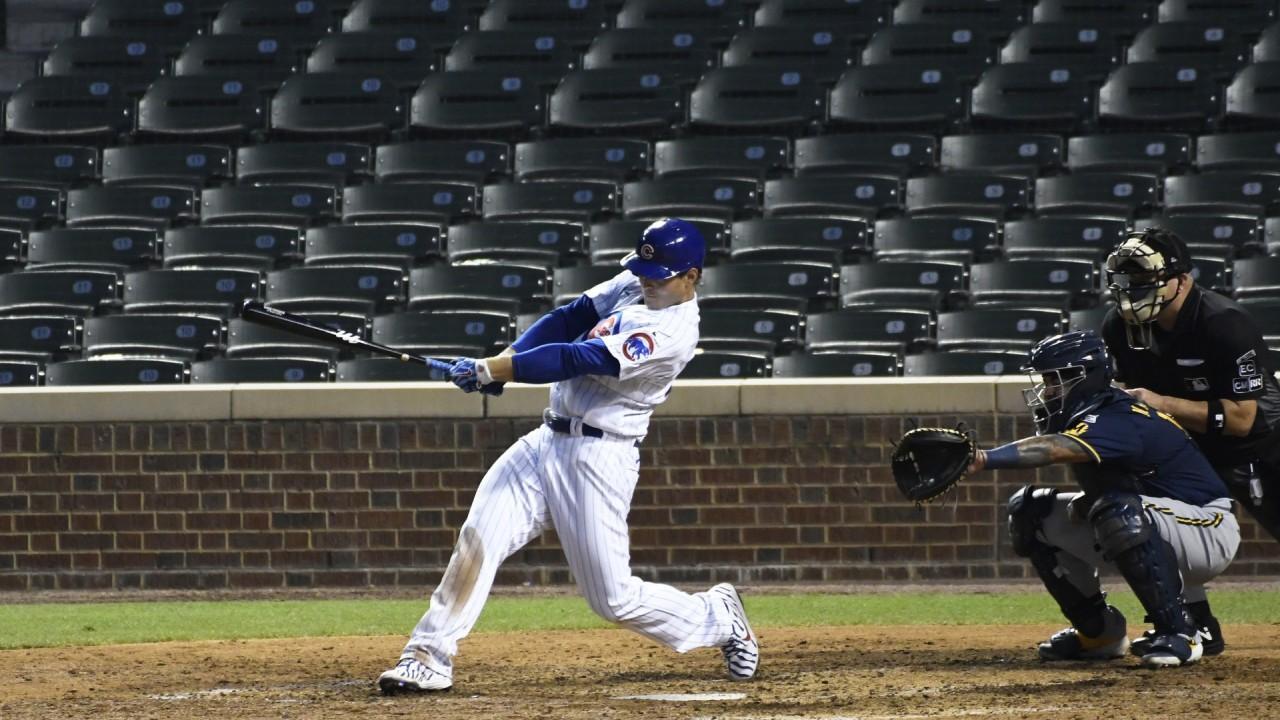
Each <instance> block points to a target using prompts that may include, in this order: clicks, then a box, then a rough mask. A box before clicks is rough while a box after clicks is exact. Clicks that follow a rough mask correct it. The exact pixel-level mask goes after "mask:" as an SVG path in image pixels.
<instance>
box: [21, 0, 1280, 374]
mask: <svg viewBox="0 0 1280 720" xmlns="http://www.w3.org/2000/svg"><path fill="white" fill-rule="evenodd" d="M39 69H40V73H39V76H38V77H35V78H32V79H30V80H28V81H26V82H24V83H22V84H21V85H20V86H19V87H18V88H17V89H16V90H15V91H14V92H13V93H12V95H11V96H10V97H8V98H7V99H6V101H5V110H4V129H3V130H4V132H3V135H2V136H0V386H15V385H40V384H46V385H85V384H152V383H210V382H333V381H339V382H350V381H361V380H373V381H381V380H398V381H422V382H431V381H439V380H440V375H439V373H436V372H432V371H429V370H428V369H426V368H422V367H415V366H410V365H409V364H406V363H400V362H398V361H395V360H390V359H386V358H374V357H368V356H367V354H363V353H358V352H354V351H352V350H351V349H349V348H336V347H333V346H328V345H325V344H323V343H319V342H315V341H310V340H307V339H306V338H299V337H295V336H290V335H288V334H287V333H282V332H280V331H277V330H273V329H271V328H266V327H263V326H260V325H254V324H252V323H249V322H246V321H244V320H242V319H241V318H239V317H238V312H239V308H240V306H241V304H242V303H243V302H244V301H245V300H259V301H264V302H267V303H269V304H270V305H272V306H275V307H279V308H283V309H287V310H290V311H294V312H300V313H303V314H305V315H306V316H308V317H310V318H312V319H314V320H316V321H318V322H322V323H326V324H329V325H331V326H333V327H336V328H340V329H342V330H344V331H347V332H351V333H354V334H356V335H359V336H360V337H365V338H370V339H373V340H376V341H378V342H382V343H384V344H388V345H393V346H396V347H404V348H406V349H411V350H412V351H414V352H419V353H424V354H434V355H442V356H455V355H482V354H488V353H492V352H497V351H500V350H501V349H502V348H504V347H505V346H506V345H507V344H508V343H510V342H511V340H512V339H514V338H515V337H516V336H517V335H518V332H519V329H523V328H526V327H528V324H529V323H530V322H531V321H532V319H533V318H536V317H537V316H539V315H540V314H541V313H543V312H545V311H546V310H548V309H549V308H551V307H553V306H554V305H559V304H563V303H566V302H570V301H572V300H573V299H575V298H576V297H578V296H579V295H581V294H582V293H583V292H584V291H586V290H588V289H589V288H591V287H593V286H594V285H596V284H598V283H600V282H603V281H605V280H608V279H610V278H611V277H613V276H614V275H616V274H617V273H618V272H621V271H622V270H621V268H620V267H619V266H618V261H619V259H621V258H622V257H623V256H625V255H626V254H627V253H629V252H631V251H632V250H634V249H635V245H636V240H637V238H638V237H639V235H640V233H641V232H642V231H643V230H644V228H645V227H646V226H647V225H648V224H649V223H650V222H652V221H653V220H654V219H657V218H660V217H664V216H672V215H677V216H683V217H685V218H686V219H688V220H690V221H691V222H692V223H694V224H695V225H696V226H697V227H698V228H699V229H700V230H701V231H702V233H703V235H704V236H705V238H706V240H707V248H708V255H707V266H706V268H705V272H704V275H703V279H702V281H701V283H700V285H699V287H698V297H699V302H700V305H701V308H702V310H701V318H702V320H701V322H702V325H701V343H700V351H699V353H698V354H697V355H696V356H695V358H694V360H693V361H692V362H691V363H690V365H689V367H688V368H687V369H686V371H685V373H684V377H690V378H740V379H745V378H757V377H769V376H774V377H892V376H904V375H905V376H923V375H975V374H976V375H1002V374H1010V373H1017V372H1019V370H1018V368H1019V366H1020V365H1021V364H1022V360H1023V355H1024V354H1025V350H1026V348H1027V347H1028V346H1029V345H1030V344H1031V343H1033V342H1035V341H1036V340H1038V339H1040V338H1041V337H1043V336H1045V335H1047V334H1050V333H1055V332H1060V331H1063V330H1066V329H1078V328H1097V327H1098V326H1099V325H1100V323H1101V322H1102V318H1103V317H1104V316H1105V313H1106V312H1107V311H1108V308H1109V307H1110V304H1109V296H1108V293H1107V291H1106V289H1105V282H1104V281H1103V280H1102V278H1101V273H1100V264H1101V263H1102V261H1103V260H1104V258H1105V256H1106V254H1107V252H1108V251H1109V250H1110V249H1111V248H1113V247H1114V246H1115V245H1116V244H1117V243H1118V242H1119V241H1120V240H1121V239H1123V237H1124V236H1125V234H1126V233H1127V232H1129V231H1130V230H1133V229H1141V228H1147V227H1161V228H1166V229H1169V230H1172V231H1174V232H1176V233H1177V234H1178V235H1179V236H1181V237H1182V238H1183V239H1184V240H1186V242H1187V243H1188V245H1189V247H1190V249H1191V251H1192V255H1193V266H1194V270H1193V275H1194V276H1195V277H1196V280H1197V282H1199V283H1200V284H1202V285H1204V286H1206V287H1212V288H1214V289H1217V290H1219V291H1222V292H1225V293H1227V294H1230V295H1231V296H1233V297H1235V298H1237V299H1239V300H1241V301H1242V303H1243V304H1244V305H1245V306H1246V307H1247V308H1248V309H1250V311H1251V312H1253V313H1254V314H1255V316H1257V317H1258V318H1259V320H1260V322H1262V324H1263V325H1264V329H1265V335H1266V337H1267V339H1268V342H1270V343H1271V344H1272V345H1273V346H1275V347H1280V321H1276V320H1275V318H1277V317H1280V130H1277V129H1276V128H1277V127H1280V126H1278V125H1277V122H1278V121H1280V15H1278V14H1277V6H1276V3H1274V2H1269V1H1262V0H1258V1H1253V0H1233V1H1231V2H1221V3H1216V2H1206V1H1205V0H1161V1H1160V2H1155V0H1143V1H1142V2H1131V1H1129V0H1027V1H1025V2H1022V1H1019V0H860V1H858V2H847V1H846V0H716V1H715V2H710V1H708V2H689V1H688V0H583V1H582V2H576V1H575V2H564V0H453V1H451V2H425V1H424V0H307V1H306V2H261V1H260V0H200V1H199V2H179V3H175V2H168V0H97V1H96V2H94V3H93V4H92V7H91V8H90V9H88V10H87V11H86V13H85V15H84V17H83V19H82V21H81V23H80V24H79V27H78V32H77V33H76V35H75V36H73V37H69V38H66V39H64V40H62V41H60V42H58V43H57V45H56V46H55V47H53V48H52V49H51V50H50V51H48V52H47V53H46V54H45V56H44V57H42V58H39Z"/></svg>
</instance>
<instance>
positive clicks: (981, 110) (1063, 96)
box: [970, 63, 1093, 132]
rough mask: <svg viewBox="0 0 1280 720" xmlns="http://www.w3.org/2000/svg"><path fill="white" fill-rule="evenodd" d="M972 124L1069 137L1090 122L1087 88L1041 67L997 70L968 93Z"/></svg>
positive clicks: (1071, 76) (1082, 80)
mask: <svg viewBox="0 0 1280 720" xmlns="http://www.w3.org/2000/svg"><path fill="white" fill-rule="evenodd" d="M970 114H971V116H972V118H973V124H974V125H976V126H979V127H986V128H1024V129H1036V130H1050V131H1056V132H1075V131H1077V130H1079V129H1080V128H1081V127H1082V126H1084V125H1086V124H1087V123H1088V121H1089V120H1091V119H1092V116H1093V87H1092V86H1091V85H1090V83H1089V82H1088V81H1087V79H1086V77H1085V76H1084V75H1081V74H1076V73H1074V72H1073V71H1072V70H1071V69H1069V68H1067V67H1064V66H1058V65H1050V64H1047V63H1010V64H1007V65H997V66H996V67H993V68H991V69H990V70H988V71H986V72H985V73H983V75H982V78H981V79H980V80H979V81H978V84H977V85H976V86H975V87H974V88H973V93H972V100H971V107H970Z"/></svg>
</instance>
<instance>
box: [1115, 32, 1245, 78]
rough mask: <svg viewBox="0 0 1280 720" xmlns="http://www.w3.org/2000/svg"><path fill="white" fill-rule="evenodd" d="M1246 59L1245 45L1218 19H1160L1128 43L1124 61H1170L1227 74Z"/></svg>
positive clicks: (1240, 38)
mask: <svg viewBox="0 0 1280 720" xmlns="http://www.w3.org/2000/svg"><path fill="white" fill-rule="evenodd" d="M1248 60H1249V47H1248V45H1246V44H1245V42H1244V39H1243V38H1242V37H1241V35H1240V34H1239V33H1237V32H1235V31H1234V30H1232V29H1231V28H1230V27H1228V26H1226V25H1225V24H1224V22H1223V20H1222V19H1217V20H1211V21H1209V22H1207V23H1206V22H1203V21H1197V22H1186V21H1182V22H1160V23H1158V24H1155V25H1151V26H1148V27H1146V28H1143V29H1142V31H1140V32H1139V33H1138V35H1137V36H1136V37H1135V38H1134V39H1133V42H1132V43H1130V44H1129V49H1128V51H1127V53H1126V62H1172V63H1178V64H1180V65H1187V66H1193V67H1198V68H1203V69H1205V70H1209V71H1211V72H1214V73H1217V74H1218V75H1219V76H1220V77H1221V76H1229V75H1230V74H1231V73H1233V72H1235V71H1236V70H1238V69H1239V68H1240V66H1242V65H1244V64H1245V63H1246V62H1248Z"/></svg>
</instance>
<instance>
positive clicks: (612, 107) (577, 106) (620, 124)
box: [549, 67, 685, 133]
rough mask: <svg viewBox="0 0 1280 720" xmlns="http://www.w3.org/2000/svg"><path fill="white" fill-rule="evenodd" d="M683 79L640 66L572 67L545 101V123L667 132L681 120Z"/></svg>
mask: <svg viewBox="0 0 1280 720" xmlns="http://www.w3.org/2000/svg"><path fill="white" fill-rule="evenodd" d="M684 112H685V99H684V84H683V80H682V79H681V78H680V77H678V76H674V75H671V74H669V73H668V74H664V73H661V72H656V71H653V70H651V69H648V68H642V67H635V68H632V67H625V68H603V69H599V70H575V71H574V72H571V73H568V74H566V75H565V76H564V79H563V80H561V81H560V84H559V85H558V86H556V89H555V92H553V93H552V94H551V100H550V114H549V119H550V124H551V126H552V127H553V128H557V129H561V130H569V131H585V130H602V131H603V130H607V131H617V132H627V133H633V132H634V133H645V132H657V131H664V132H665V131H667V130H669V129H670V128H671V127H672V126H673V125H678V124H681V123H683V122H684Z"/></svg>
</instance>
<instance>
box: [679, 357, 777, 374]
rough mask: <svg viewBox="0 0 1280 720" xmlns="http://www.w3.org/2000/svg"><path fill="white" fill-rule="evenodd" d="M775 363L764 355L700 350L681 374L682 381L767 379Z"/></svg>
mask: <svg viewBox="0 0 1280 720" xmlns="http://www.w3.org/2000/svg"><path fill="white" fill-rule="evenodd" d="M772 370H773V361H772V360H771V359H770V357H769V356H768V355H766V354H764V353H754V352H743V351H738V352H732V351H728V350H699V351H698V352H697V353H696V354H694V356H693V359H691V360H690V361H689V364H688V365H685V366H684V370H683V371H681V373H680V379H682V380H748V379H750V378H767V377H769V376H770V375H771V374H772Z"/></svg>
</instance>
